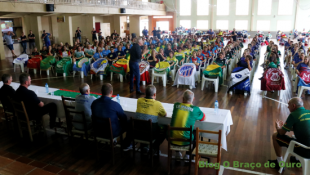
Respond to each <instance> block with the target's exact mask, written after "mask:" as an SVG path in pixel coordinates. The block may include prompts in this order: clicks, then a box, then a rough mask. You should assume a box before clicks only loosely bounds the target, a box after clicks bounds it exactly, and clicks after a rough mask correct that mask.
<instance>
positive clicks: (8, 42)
mask: <svg viewBox="0 0 310 175" xmlns="http://www.w3.org/2000/svg"><path fill="white" fill-rule="evenodd" d="M12 36H15V34H14V33H13V32H11V31H8V33H6V34H5V35H4V36H3V40H5V42H6V46H7V47H8V48H9V49H10V50H11V52H12V55H13V57H17V56H16V55H15V53H14V47H13V40H12Z"/></svg>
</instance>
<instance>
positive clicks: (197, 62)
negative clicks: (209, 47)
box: [189, 51, 201, 71]
mask: <svg viewBox="0 0 310 175" xmlns="http://www.w3.org/2000/svg"><path fill="white" fill-rule="evenodd" d="M200 62H201V61H200V58H198V57H197V52H196V51H193V53H192V56H191V57H189V63H194V64H195V65H196V70H197V71H198V70H199V65H200Z"/></svg>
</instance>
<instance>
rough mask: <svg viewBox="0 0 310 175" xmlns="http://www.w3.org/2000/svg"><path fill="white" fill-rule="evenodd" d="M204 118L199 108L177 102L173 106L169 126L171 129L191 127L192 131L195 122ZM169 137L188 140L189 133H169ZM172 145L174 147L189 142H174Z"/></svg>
mask: <svg viewBox="0 0 310 175" xmlns="http://www.w3.org/2000/svg"><path fill="white" fill-rule="evenodd" d="M204 118H205V114H204V113H203V112H202V111H201V110H200V109H199V107H197V106H193V105H191V104H186V103H179V102H177V103H175V104H174V105H173V114H172V118H171V123H170V125H171V126H172V127H183V128H189V127H190V126H192V129H194V127H195V122H196V120H200V121H203V120H204ZM171 135H172V137H174V138H185V139H189V138H190V132H189V131H171ZM192 139H194V135H193V136H192ZM172 143H173V144H176V145H189V144H190V143H189V142H180V141H174V142H172Z"/></svg>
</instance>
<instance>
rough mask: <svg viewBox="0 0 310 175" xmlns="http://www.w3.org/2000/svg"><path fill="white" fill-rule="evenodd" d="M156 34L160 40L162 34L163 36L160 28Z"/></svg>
mask: <svg viewBox="0 0 310 175" xmlns="http://www.w3.org/2000/svg"><path fill="white" fill-rule="evenodd" d="M156 33H157V38H158V39H160V34H161V30H160V27H158V30H157V31H156Z"/></svg>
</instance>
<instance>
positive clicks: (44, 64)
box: [40, 56, 56, 70]
mask: <svg viewBox="0 0 310 175" xmlns="http://www.w3.org/2000/svg"><path fill="white" fill-rule="evenodd" d="M55 63H56V60H55V57H53V56H48V57H46V58H44V59H43V60H42V61H41V63H40V69H43V70H47V69H49V68H50V67H51V66H52V64H55Z"/></svg>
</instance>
